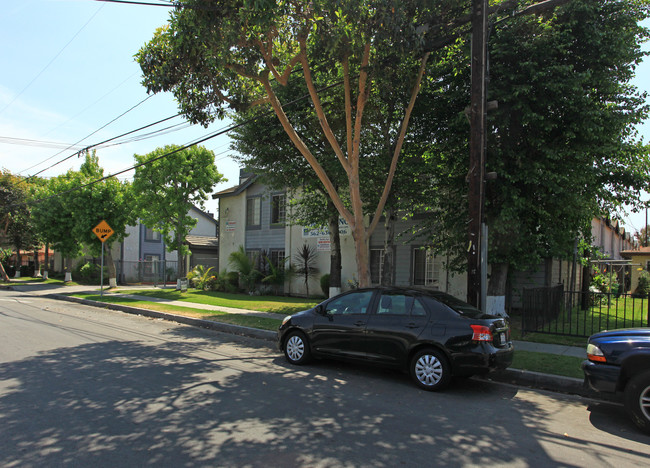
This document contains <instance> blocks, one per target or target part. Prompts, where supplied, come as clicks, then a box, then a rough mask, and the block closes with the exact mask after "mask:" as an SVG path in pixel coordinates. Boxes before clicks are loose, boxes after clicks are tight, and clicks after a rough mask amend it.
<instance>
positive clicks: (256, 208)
mask: <svg viewBox="0 0 650 468" xmlns="http://www.w3.org/2000/svg"><path fill="white" fill-rule="evenodd" d="M261 206H262V199H261V198H260V197H254V198H249V199H247V200H246V228H247V229H251V228H253V229H254V228H259V227H260V226H261V224H262V209H261Z"/></svg>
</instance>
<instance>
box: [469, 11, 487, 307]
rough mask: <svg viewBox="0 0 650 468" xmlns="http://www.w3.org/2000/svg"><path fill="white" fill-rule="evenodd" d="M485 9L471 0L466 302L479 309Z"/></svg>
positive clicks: (483, 189) (485, 67)
mask: <svg viewBox="0 0 650 468" xmlns="http://www.w3.org/2000/svg"><path fill="white" fill-rule="evenodd" d="M487 8H488V0H472V58H471V60H472V61H471V67H472V84H471V104H470V140H469V147H470V149H469V153H470V154H469V173H468V182H469V193H468V198H469V226H468V250H467V302H469V303H470V304H472V305H474V306H476V307H478V308H480V309H483V308H484V307H485V304H481V286H482V282H481V236H482V232H481V224H482V223H483V206H484V198H485V146H486V141H485V138H486V114H487V84H486V77H487V76H486V75H487V29H488V28H487V20H488V15H487ZM483 286H484V285H483Z"/></svg>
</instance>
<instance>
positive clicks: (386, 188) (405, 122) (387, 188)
mask: <svg viewBox="0 0 650 468" xmlns="http://www.w3.org/2000/svg"><path fill="white" fill-rule="evenodd" d="M429 55H430V53H429V52H427V53H426V54H425V55H424V57H422V60H421V61H420V70H419V72H418V76H417V79H416V82H415V84H414V85H413V89H412V91H411V99H410V101H409V104H408V107H407V108H406V112H405V113H404V119H403V120H402V126H401V128H400V133H399V136H398V138H397V141H396V142H395V151H394V152H393V159H392V160H391V163H390V169H389V170H388V176H387V178H386V184H385V185H384V192H383V193H382V195H381V199H380V200H379V203H378V204H377V209H376V210H375V214H374V216H373V219H372V221H371V223H370V226H368V231H367V234H366V235H367V236H368V238H369V237H370V236H371V235H372V233H373V231H374V230H375V228H376V227H377V224H378V223H379V218H380V216H381V213H382V212H383V211H384V206H386V201H387V200H388V195H389V193H390V189H391V186H392V184H393V178H394V177H395V171H396V169H397V161H398V159H399V156H400V153H401V152H402V145H403V143H404V138H405V136H406V130H407V128H408V124H409V119H410V118H411V113H412V112H413V107H414V106H415V101H416V99H417V96H418V93H419V92H420V87H421V84H422V77H423V76H424V72H425V70H426V65H427V61H428V60H429Z"/></svg>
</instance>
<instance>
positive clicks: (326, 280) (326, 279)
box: [320, 273, 330, 297]
mask: <svg viewBox="0 0 650 468" xmlns="http://www.w3.org/2000/svg"><path fill="white" fill-rule="evenodd" d="M320 289H321V291H323V294H325V297H329V295H330V274H329V273H325V274H324V275H323V276H321V277H320Z"/></svg>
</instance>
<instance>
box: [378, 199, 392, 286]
mask: <svg viewBox="0 0 650 468" xmlns="http://www.w3.org/2000/svg"><path fill="white" fill-rule="evenodd" d="M394 241H395V211H394V210H393V208H387V209H386V221H385V222H384V261H383V264H382V266H381V278H380V282H381V284H382V285H383V286H390V285H391V284H393V277H394V275H393V273H394V262H393V252H394V251H395V247H394V244H395V242H394Z"/></svg>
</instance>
